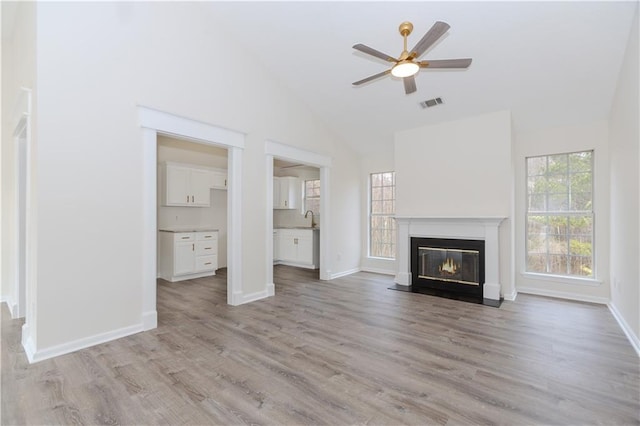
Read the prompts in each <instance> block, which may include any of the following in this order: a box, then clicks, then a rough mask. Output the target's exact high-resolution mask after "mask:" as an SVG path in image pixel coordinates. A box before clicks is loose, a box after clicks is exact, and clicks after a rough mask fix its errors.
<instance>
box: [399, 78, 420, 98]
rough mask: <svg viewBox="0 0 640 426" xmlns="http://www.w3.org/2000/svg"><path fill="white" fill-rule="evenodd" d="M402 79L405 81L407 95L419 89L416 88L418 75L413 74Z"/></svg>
mask: <svg viewBox="0 0 640 426" xmlns="http://www.w3.org/2000/svg"><path fill="white" fill-rule="evenodd" d="M402 81H403V82H404V93H406V94H407V95H408V94H410V93H413V92H415V91H416V90H417V88H416V76H415V75H411V76H409V77H405V78H403V79H402Z"/></svg>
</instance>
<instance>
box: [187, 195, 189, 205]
mask: <svg viewBox="0 0 640 426" xmlns="http://www.w3.org/2000/svg"><path fill="white" fill-rule="evenodd" d="M188 202H189V196H188V195H187V203H188Z"/></svg>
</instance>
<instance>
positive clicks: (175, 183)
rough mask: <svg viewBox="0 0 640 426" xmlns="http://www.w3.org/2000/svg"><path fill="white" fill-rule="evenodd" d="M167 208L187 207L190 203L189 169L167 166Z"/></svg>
mask: <svg viewBox="0 0 640 426" xmlns="http://www.w3.org/2000/svg"><path fill="white" fill-rule="evenodd" d="M166 179H167V188H166V189H167V194H166V195H167V199H166V205H167V206H187V205H189V204H190V203H191V198H190V196H191V193H190V191H189V186H190V184H189V181H190V179H191V169H188V168H186V167H179V166H169V165H168V166H167V176H166Z"/></svg>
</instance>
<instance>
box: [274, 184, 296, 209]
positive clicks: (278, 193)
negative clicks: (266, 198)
mask: <svg viewBox="0 0 640 426" xmlns="http://www.w3.org/2000/svg"><path fill="white" fill-rule="evenodd" d="M301 198H302V186H301V185H300V179H298V178H296V177H291V176H286V177H274V178H273V208H274V209H297V208H298V207H300V200H301Z"/></svg>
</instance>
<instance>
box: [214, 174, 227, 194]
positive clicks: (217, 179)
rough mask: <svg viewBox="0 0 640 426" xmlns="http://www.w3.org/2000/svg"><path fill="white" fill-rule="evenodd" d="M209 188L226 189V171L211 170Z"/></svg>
mask: <svg viewBox="0 0 640 426" xmlns="http://www.w3.org/2000/svg"><path fill="white" fill-rule="evenodd" d="M211 188H213V189H223V190H226V189H227V171H226V170H212V171H211Z"/></svg>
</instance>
